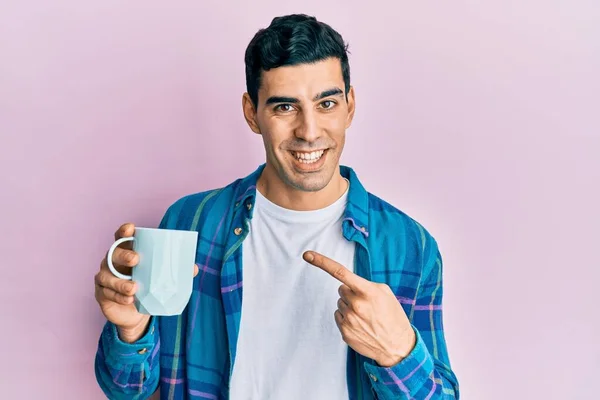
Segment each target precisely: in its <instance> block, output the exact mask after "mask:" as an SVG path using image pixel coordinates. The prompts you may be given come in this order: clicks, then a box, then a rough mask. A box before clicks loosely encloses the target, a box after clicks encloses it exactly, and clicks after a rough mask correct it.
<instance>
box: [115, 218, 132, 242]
mask: <svg viewBox="0 0 600 400" xmlns="http://www.w3.org/2000/svg"><path fill="white" fill-rule="evenodd" d="M134 233H135V225H134V224H132V223H131V222H128V223H126V224H123V225H121V226H120V227H119V229H117V231H116V232H115V240H119V239H121V238H123V237H130V236H133V234H134Z"/></svg>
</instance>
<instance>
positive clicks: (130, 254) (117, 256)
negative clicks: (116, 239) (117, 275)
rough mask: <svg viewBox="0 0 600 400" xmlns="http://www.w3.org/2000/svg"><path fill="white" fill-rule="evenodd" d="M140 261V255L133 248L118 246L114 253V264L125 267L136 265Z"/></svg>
mask: <svg viewBox="0 0 600 400" xmlns="http://www.w3.org/2000/svg"><path fill="white" fill-rule="evenodd" d="M139 261H140V257H139V256H138V254H137V253H136V252H135V251H133V250H127V249H122V248H120V247H117V248H116V249H115V251H114V252H113V255H112V262H113V265H114V266H115V267H116V266H117V265H119V266H123V267H135V266H136V265H137V264H138V262H139Z"/></svg>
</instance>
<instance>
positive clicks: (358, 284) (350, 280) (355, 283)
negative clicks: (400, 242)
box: [303, 251, 370, 292]
mask: <svg viewBox="0 0 600 400" xmlns="http://www.w3.org/2000/svg"><path fill="white" fill-rule="evenodd" d="M303 257H304V260H305V261H306V262H308V263H310V264H312V265H314V266H315V267H318V268H320V269H322V270H323V271H325V272H327V273H328V274H329V275H331V276H332V277H334V278H335V279H337V280H338V281H340V282H342V283H343V284H345V285H347V286H348V287H349V288H350V289H352V291H354V292H360V291H362V290H363V289H365V288H366V287H367V285H368V284H369V283H370V282H369V281H368V280H366V279H364V278H361V277H360V276H358V275H356V274H355V273H353V272H352V271H350V270H349V269H348V268H346V267H344V266H343V265H342V264H340V263H338V262H336V261H333V260H332V259H331V258H328V257H325V256H324V255H322V254H319V253H317V252H315V251H307V252H305V253H304V254H303Z"/></svg>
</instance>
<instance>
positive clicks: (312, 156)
mask: <svg viewBox="0 0 600 400" xmlns="http://www.w3.org/2000/svg"><path fill="white" fill-rule="evenodd" d="M324 152H325V151H324V150H319V151H313V152H310V153H304V152H296V151H294V152H292V154H293V155H294V157H296V159H297V160H298V161H300V162H301V163H304V164H312V163H314V162H316V161H319V159H320V158H321V156H322V155H323V153H324Z"/></svg>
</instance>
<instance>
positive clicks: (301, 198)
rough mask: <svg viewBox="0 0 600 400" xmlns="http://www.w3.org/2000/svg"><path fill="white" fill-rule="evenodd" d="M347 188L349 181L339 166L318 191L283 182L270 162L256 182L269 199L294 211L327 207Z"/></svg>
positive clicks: (259, 189) (257, 186)
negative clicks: (295, 186)
mask: <svg viewBox="0 0 600 400" xmlns="http://www.w3.org/2000/svg"><path fill="white" fill-rule="evenodd" d="M347 189H348V182H347V181H346V179H344V177H343V176H342V175H341V174H340V168H339V166H338V167H337V168H336V171H335V173H334V174H333V177H332V178H331V180H330V181H329V183H328V184H327V186H325V187H324V188H323V189H321V190H318V191H316V192H306V191H303V190H299V189H296V188H294V187H292V186H290V185H288V184H286V183H284V182H282V181H281V179H279V177H278V176H277V173H276V172H275V171H274V169H273V168H272V167H271V166H270V165H269V164H267V165H266V166H265V168H264V170H263V172H262V173H261V175H260V177H259V178H258V181H257V182H256V190H258V191H259V192H260V193H261V194H262V195H263V196H265V197H266V198H267V199H268V200H269V201H271V202H272V203H275V204H277V205H278V206H280V207H283V208H287V209H288V210H294V211H312V210H318V209H321V208H325V207H327V206H329V205H331V204H333V203H335V202H336V200H338V199H339V198H340V197H341V196H342V194H344V192H345V191H346V190H347Z"/></svg>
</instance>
